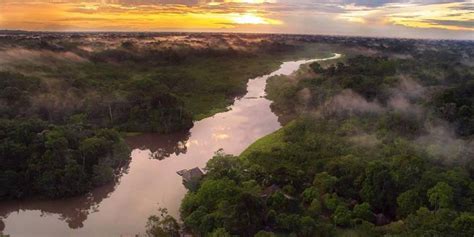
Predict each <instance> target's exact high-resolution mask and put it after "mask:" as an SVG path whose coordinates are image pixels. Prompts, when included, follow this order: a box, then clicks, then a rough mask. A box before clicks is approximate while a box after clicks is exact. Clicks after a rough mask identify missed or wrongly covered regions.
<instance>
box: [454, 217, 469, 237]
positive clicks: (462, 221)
mask: <svg viewBox="0 0 474 237" xmlns="http://www.w3.org/2000/svg"><path fill="white" fill-rule="evenodd" d="M453 228H454V230H455V231H456V233H458V234H459V235H460V236H466V237H468V236H474V215H473V214H472V213H461V215H459V217H458V218H456V219H455V220H454V222H453Z"/></svg>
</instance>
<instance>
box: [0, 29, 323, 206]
mask: <svg viewBox="0 0 474 237" xmlns="http://www.w3.org/2000/svg"><path fill="white" fill-rule="evenodd" d="M316 49H317V47H315V46H313V45H312V44H307V43H304V42H291V41H290V40H288V39H285V40H284V41H281V42H280V41H279V40H277V39H272V38H269V37H265V36H245V35H222V34H218V35H212V34H202V35H201V34H198V35H188V34H175V35H168V34H151V33H150V34H146V33H143V34H139V33H137V34H134V33H104V34H100V33H96V34H94V33H84V34H82V33H70V34H69V33H57V34H56V33H41V32H38V33H35V32H32V33H28V32H25V33H16V32H13V33H12V32H6V33H5V34H1V35H0V114H1V115H0V121H1V122H0V123H1V126H0V187H2V189H1V190H0V199H16V198H24V197H28V196H42V197H49V198H59V197H64V196H72V195H77V194H80V193H84V192H87V191H89V190H90V189H91V187H94V186H98V185H101V184H103V183H105V182H107V181H111V180H114V178H116V177H118V176H117V175H118V174H120V173H121V170H122V169H123V168H126V165H127V161H128V160H129V159H128V158H126V157H127V156H128V155H127V152H126V150H127V146H126V144H125V143H124V142H123V141H122V137H123V135H124V134H125V135H130V134H136V133H141V132H157V133H171V132H175V131H186V130H188V129H189V128H191V127H192V125H193V121H194V120H199V119H201V118H204V117H207V116H210V115H212V114H214V113H216V112H219V111H223V110H225V109H226V107H227V106H228V105H229V104H230V103H232V101H233V99H234V97H236V96H240V95H242V94H243V93H245V88H246V83H247V80H248V79H249V78H252V77H255V76H257V75H261V74H265V73H266V72H269V71H271V70H273V69H274V68H275V67H277V66H278V64H279V62H280V61H281V60H284V59H286V58H297V57H303V56H304V55H314V54H315V53H316V52H318V51H317V50H316ZM119 132H120V133H121V134H119ZM72 181H74V182H72ZM3 187H4V188H3Z"/></svg>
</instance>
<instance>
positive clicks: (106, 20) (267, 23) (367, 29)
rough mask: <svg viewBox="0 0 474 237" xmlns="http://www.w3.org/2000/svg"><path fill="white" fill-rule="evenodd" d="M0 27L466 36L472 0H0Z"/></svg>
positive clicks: (472, 20)
mask: <svg viewBox="0 0 474 237" xmlns="http://www.w3.org/2000/svg"><path fill="white" fill-rule="evenodd" d="M0 29H9V30H17V29H20V30H37V31H192V32H195V31H205V32H208V31H211V32H252V33H290V34H291V33H293V34H329V35H356V36H376V37H402V38H441V39H471V40H474V0H467V1H457V0H372V1H370V0H0Z"/></svg>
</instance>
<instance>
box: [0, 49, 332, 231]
mask: <svg viewBox="0 0 474 237" xmlns="http://www.w3.org/2000/svg"><path fill="white" fill-rule="evenodd" d="M338 57H340V55H339V54H334V56H333V57H330V58H325V59H313V60H301V61H291V62H285V63H283V64H282V65H281V67H280V68H279V69H278V70H277V71H275V72H273V73H271V74H268V75H265V76H262V77H257V78H254V79H251V80H249V82H248V84H247V94H246V95H245V96H244V97H241V98H237V99H236V100H235V102H234V104H233V105H232V106H230V107H229V110H228V111H227V112H222V113H218V114H216V115H214V116H212V117H209V118H205V119H203V120H200V121H197V122H195V124H194V127H193V128H192V129H191V130H190V131H189V132H184V133H177V134H171V135H156V134H143V135H140V136H135V137H131V138H128V139H127V142H128V144H129V145H130V146H131V148H132V149H133V150H132V154H131V156H132V160H131V162H130V164H129V167H128V168H127V170H126V172H125V173H124V174H123V175H122V176H121V178H120V179H119V180H117V182H116V183H113V184H109V185H106V186H103V187H100V188H97V189H95V190H93V191H92V192H91V193H89V194H87V195H84V196H80V197H75V198H68V199H61V200H53V201H51V200H49V201H48V200H25V201H8V202H2V203H0V232H1V231H3V233H4V234H9V235H11V236H12V237H28V236H35V237H43V236H44V237H54V236H61V237H62V236H88V237H92V236H100V237H104V236H135V235H136V234H139V233H141V234H143V233H144V229H145V224H146V220H147V218H148V217H149V216H150V215H152V214H156V212H157V208H158V207H165V208H167V209H168V210H169V213H170V214H172V215H173V216H176V217H177V216H178V213H179V205H180V202H181V200H182V198H183V197H184V195H185V193H186V190H185V188H184V186H183V185H182V179H181V177H180V176H178V175H177V174H176V171H178V170H181V169H189V168H194V167H200V168H203V167H204V166H205V165H206V162H207V161H208V160H209V159H210V158H212V156H213V154H214V152H216V151H217V150H219V149H221V148H222V149H224V151H225V153H228V154H235V155H238V154H240V153H241V152H242V151H243V150H244V149H245V148H247V147H248V146H249V145H250V144H252V143H253V142H255V141H256V140H257V139H259V138H261V137H263V136H265V135H267V134H269V133H272V132H273V131H275V130H277V129H279V128H280V127H281V125H280V123H279V122H278V118H277V116H276V115H275V114H273V112H272V111H271V110H270V104H271V101H269V100H267V99H266V98H265V97H264V96H265V85H266V81H267V79H268V78H269V77H271V76H274V75H281V74H284V75H289V74H291V73H292V72H294V71H296V70H297V69H298V68H299V67H300V65H302V64H305V63H310V62H313V61H322V60H328V59H335V58H338Z"/></svg>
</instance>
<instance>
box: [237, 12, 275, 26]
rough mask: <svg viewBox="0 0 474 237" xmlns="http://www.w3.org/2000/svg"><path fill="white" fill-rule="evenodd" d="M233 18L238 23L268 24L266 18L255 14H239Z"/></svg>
mask: <svg viewBox="0 0 474 237" xmlns="http://www.w3.org/2000/svg"><path fill="white" fill-rule="evenodd" d="M232 20H233V21H234V23H236V24H252V25H259V24H268V22H267V21H266V20H265V19H263V18H262V17H259V16H256V15H253V14H243V15H238V16H235V17H233V18H232Z"/></svg>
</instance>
